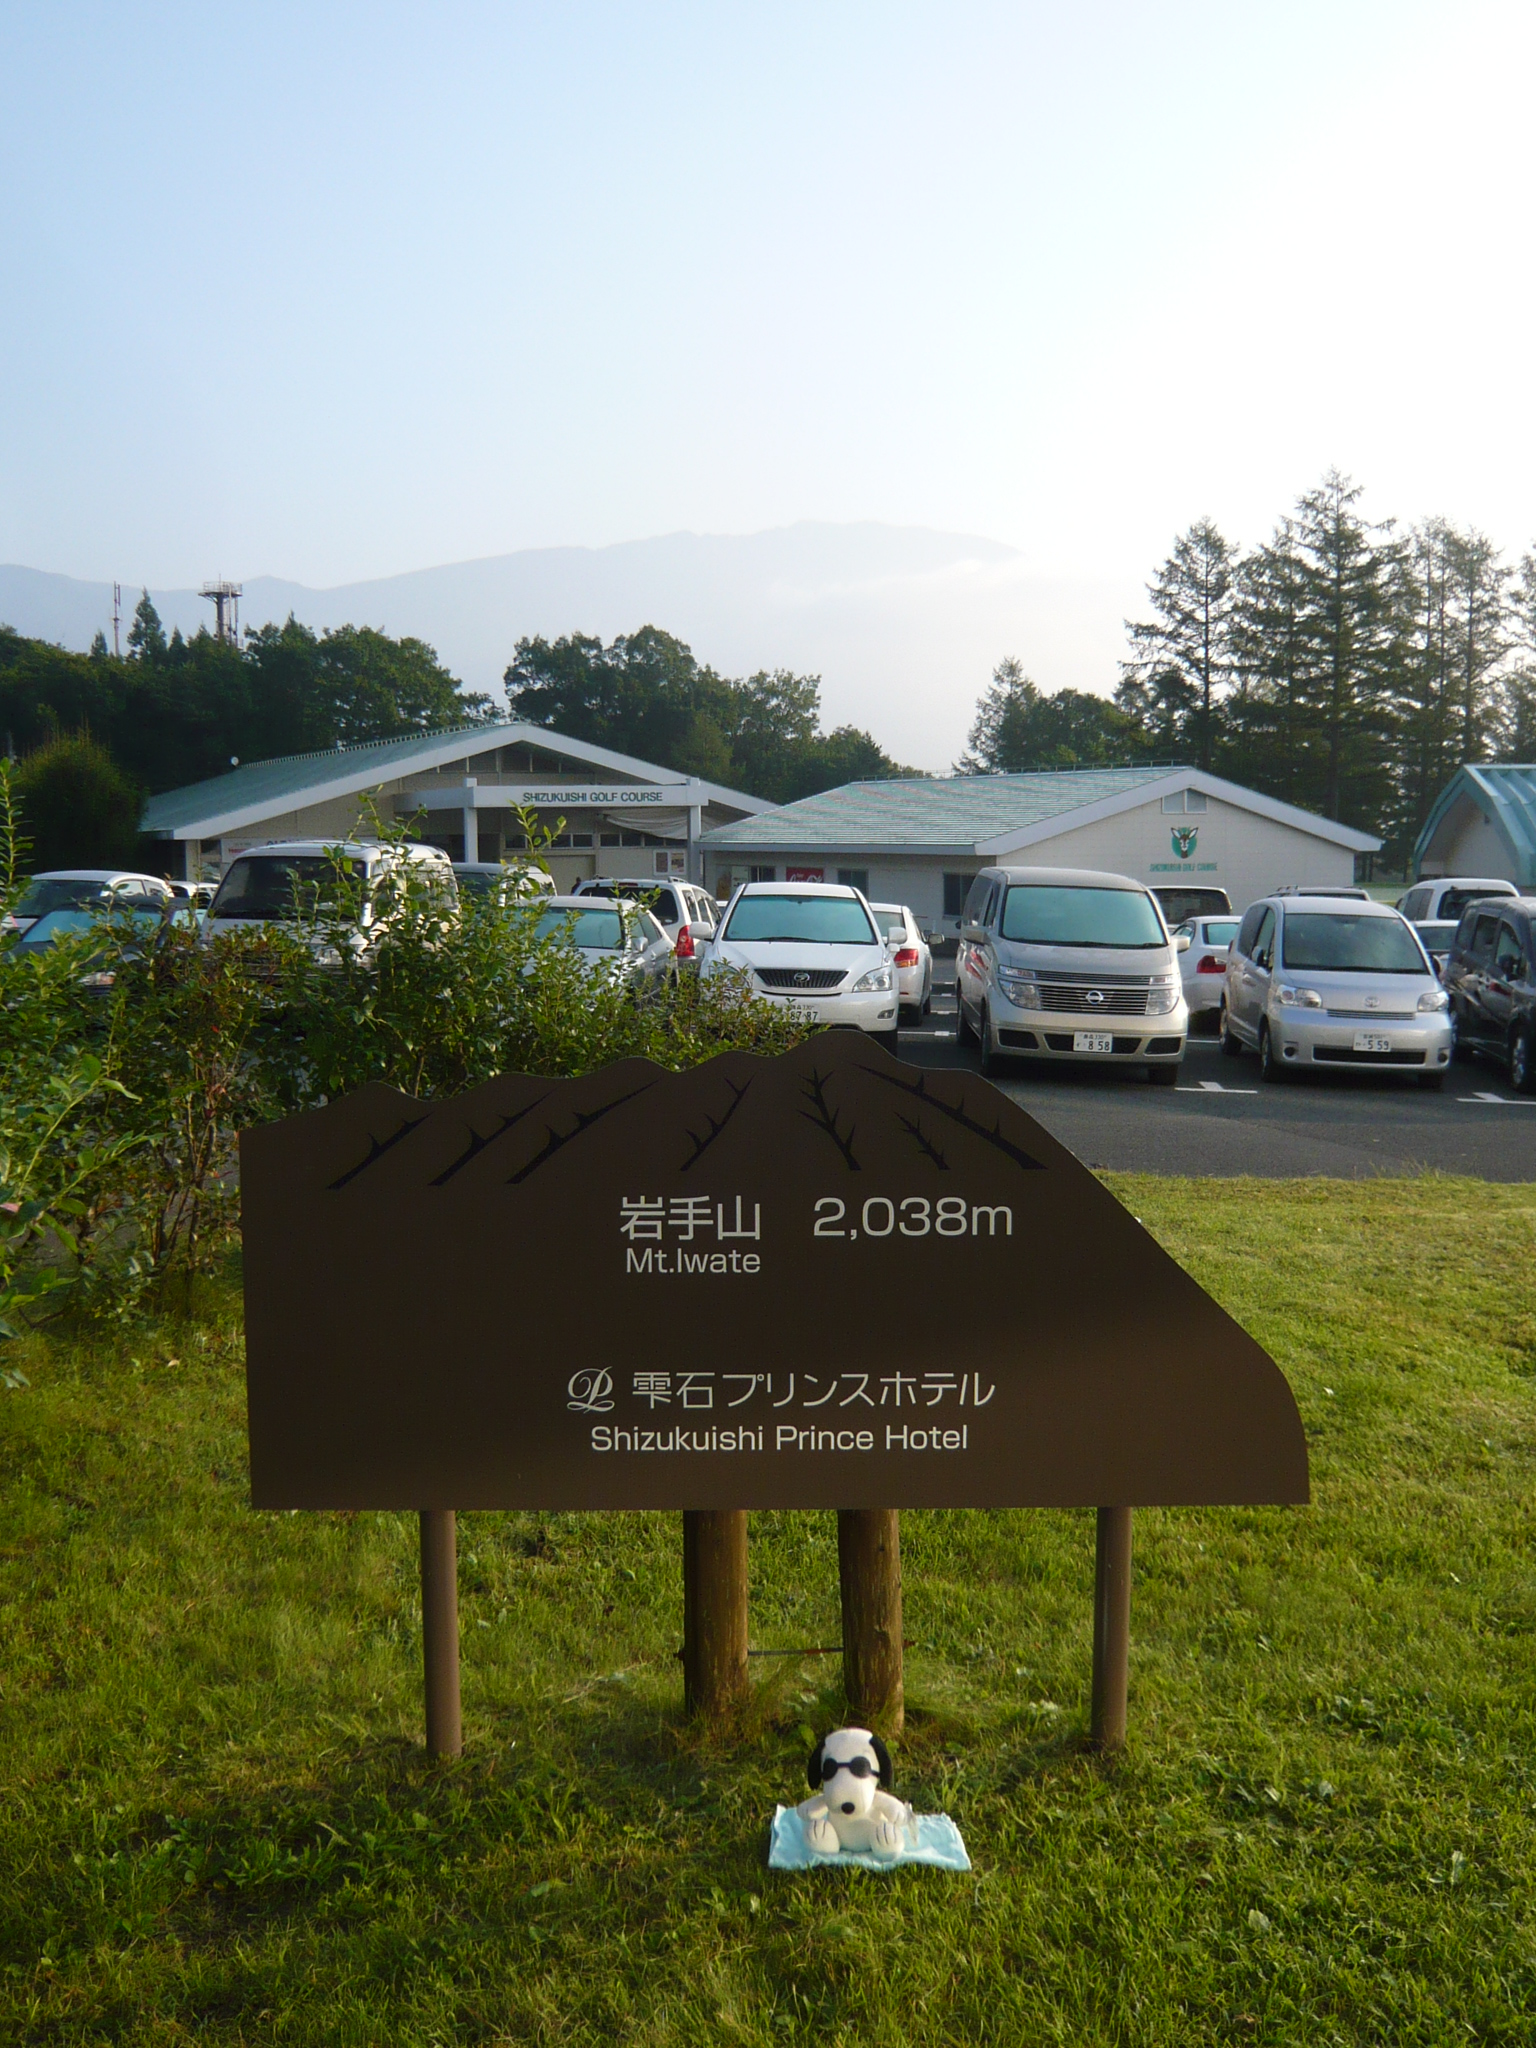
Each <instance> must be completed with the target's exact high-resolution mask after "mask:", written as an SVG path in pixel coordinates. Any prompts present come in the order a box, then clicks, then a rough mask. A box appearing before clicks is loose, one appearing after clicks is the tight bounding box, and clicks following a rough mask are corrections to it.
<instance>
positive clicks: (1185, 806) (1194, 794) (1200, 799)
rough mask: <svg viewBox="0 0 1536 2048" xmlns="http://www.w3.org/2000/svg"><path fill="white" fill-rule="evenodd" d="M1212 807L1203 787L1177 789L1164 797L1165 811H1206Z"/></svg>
mask: <svg viewBox="0 0 1536 2048" xmlns="http://www.w3.org/2000/svg"><path fill="white" fill-rule="evenodd" d="M1209 808H1210V806H1209V804H1208V803H1207V801H1206V795H1205V791H1204V790H1203V789H1176V790H1175V791H1174V792H1173V795H1172V796H1165V797H1164V798H1163V809H1164V810H1165V811H1204V810H1208V809H1209Z"/></svg>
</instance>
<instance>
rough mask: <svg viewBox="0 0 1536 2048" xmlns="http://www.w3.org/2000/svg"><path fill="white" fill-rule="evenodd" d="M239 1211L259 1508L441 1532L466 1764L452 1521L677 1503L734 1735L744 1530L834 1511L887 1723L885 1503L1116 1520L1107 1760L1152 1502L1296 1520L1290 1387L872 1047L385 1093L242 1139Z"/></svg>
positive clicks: (891, 1595)
mask: <svg viewBox="0 0 1536 2048" xmlns="http://www.w3.org/2000/svg"><path fill="white" fill-rule="evenodd" d="M241 1189H242V1201H243V1205H244V1215H245V1284H246V1356H247V1376H248V1391H249V1403H250V1441H251V1493H252V1499H253V1501H254V1503H255V1505H256V1506H258V1507H272V1508H301V1507H309V1508H347V1507H351V1508H411V1509H415V1510H418V1511H420V1513H421V1516H422V1523H421V1527H422V1611H423V1635H424V1650H423V1654H424V1657H425V1659H426V1674H427V1708H428V1727H429V1744H430V1746H431V1747H432V1748H433V1749H434V1750H437V1751H440V1752H443V1753H448V1754H451V1753H452V1752H453V1751H455V1750H456V1749H457V1747H458V1745H459V1741H460V1733H459V1708H458V1689H457V1656H456V1638H457V1618H456V1601H455V1598H454V1587H453V1571H452V1557H453V1511H454V1510H456V1509H466V1508H552V1509H587V1508H602V1509H623V1508H673V1509H681V1510H682V1511H683V1516H684V1537H683V1587H684V1598H683V1606H684V1653H683V1679H684V1692H685V1696H686V1698H687V1701H688V1704H689V1707H690V1708H691V1709H692V1710H694V1711H697V1712H700V1713H704V1714H711V1715H714V1714H721V1713H724V1712H726V1711H727V1710H728V1709H729V1708H730V1707H731V1706H732V1705H733V1704H734V1703H735V1702H736V1701H737V1700H738V1699H739V1698H740V1697H741V1695H742V1693H743V1691H744V1689H745V1687H746V1683H747V1676H746V1674H747V1654H748V1642H747V1622H748V1616H747V1510H749V1509H751V1508H822V1509H836V1510H837V1511H838V1575H839V1582H840V1587H841V1593H842V1606H843V1668H844V1679H845V1684H846V1689H847V1692H848V1698H849V1703H850V1710H851V1711H852V1712H853V1713H855V1714H856V1715H857V1716H858V1717H859V1718H861V1719H862V1720H864V1721H866V1722H868V1723H872V1724H874V1725H876V1726H879V1727H883V1728H885V1729H888V1730H890V1731H892V1732H894V1731H895V1730H896V1729H898V1728H899V1727H900V1724H901V1717H902V1711H903V1673H902V1588H901V1549H900V1530H899V1526H898V1517H897V1510H898V1509H900V1508H903V1507H984V1508H1012V1507H1094V1508H1097V1509H1098V1510H1099V1521H1098V1542H1097V1554H1096V1561H1095V1595H1094V1682H1093V1731H1094V1739H1095V1741H1096V1742H1098V1743H1099V1744H1100V1745H1101V1746H1102V1747H1105V1748H1113V1747H1115V1746H1117V1745H1118V1744H1119V1743H1121V1742H1123V1741H1124V1739H1125V1727H1126V1694H1127V1657H1128V1643H1129V1616H1130V1574H1131V1562H1130V1560H1131V1509H1132V1507H1133V1506H1178V1505H1191V1506H1196V1505H1205V1504H1211V1505H1219V1504H1223V1503H1232V1504H1235V1505H1246V1504H1249V1503H1256V1502H1288V1501H1305V1500H1306V1499H1307V1497H1308V1481H1307V1455H1306V1444H1305V1440H1304V1438H1303V1435H1302V1429H1301V1421H1300V1417H1299V1416H1298V1414H1297V1411H1296V1404H1295V1401H1294V1400H1293V1398H1292V1396H1291V1391H1290V1389H1289V1387H1288V1386H1287V1385H1286V1383H1285V1380H1284V1378H1283V1376H1282V1375H1281V1373H1280V1371H1279V1369H1278V1367H1277V1366H1276V1365H1275V1364H1274V1362H1273V1360H1271V1359H1270V1358H1269V1357H1268V1356H1267V1355H1266V1354H1265V1353H1264V1352H1263V1351H1262V1350H1261V1349H1260V1348H1259V1346H1258V1345H1257V1344H1255V1343H1254V1341H1253V1340H1252V1338H1250V1337H1249V1336H1248V1335H1247V1334H1246V1333H1245V1332H1244V1331H1243V1330H1242V1329H1241V1328H1240V1327H1239V1326H1238V1325H1237V1324H1236V1323H1235V1322H1233V1320H1232V1319H1231V1317H1230V1316H1228V1315H1227V1314H1226V1313H1225V1312H1224V1311H1223V1310H1222V1309H1220V1308H1218V1307H1217V1305H1216V1303H1215V1302H1213V1301H1212V1300H1211V1299H1210V1297H1209V1296H1208V1295H1207V1294H1205V1293H1204V1292H1203V1291H1202V1290H1201V1288H1200V1287H1199V1286H1197V1285H1196V1283H1195V1282H1194V1281H1193V1280H1192V1279H1190V1277H1189V1276H1188V1274H1186V1273H1185V1272H1183V1271H1182V1270H1181V1268H1180V1267H1179V1266H1178V1265H1176V1264H1175V1262H1174V1261H1173V1260H1172V1259H1171V1258H1169V1257H1168V1255H1167V1254H1166V1253H1165V1252H1164V1251H1163V1250H1162V1249H1161V1248H1160V1247H1159V1246H1158V1245H1157V1244H1156V1242H1155V1241H1154V1240H1153V1239H1152V1238H1151V1237H1150V1236H1149V1235H1148V1234H1147V1232H1146V1231H1144V1230H1143V1229H1142V1228H1141V1226H1140V1225H1139V1224H1138V1223H1137V1222H1136V1220H1135V1219H1134V1217H1132V1216H1130V1215H1128V1214H1127V1213H1126V1211H1125V1210H1124V1209H1123V1208H1122V1207H1121V1205H1120V1204H1119V1203H1118V1202H1117V1201H1116V1200H1115V1198H1114V1197H1113V1195H1111V1194H1110V1193H1109V1191H1108V1190H1107V1189H1106V1188H1105V1187H1104V1186H1103V1185H1102V1184H1101V1183H1100V1182H1099V1181H1098V1180H1096V1179H1095V1177H1094V1176H1093V1175H1092V1174H1091V1173H1090V1172H1089V1171H1088V1170H1087V1168H1086V1167H1084V1166H1083V1165H1082V1164H1081V1163H1080V1162H1079V1161H1078V1160H1076V1159H1075V1158H1073V1156H1072V1154H1071V1153H1069V1152H1068V1151H1066V1150H1065V1149H1064V1147H1062V1146H1061V1145H1059V1144H1057V1143H1056V1141H1055V1140H1054V1139H1053V1138H1052V1137H1050V1135H1049V1134H1048V1133H1047V1132H1046V1131H1044V1130H1042V1129H1041V1127H1040V1126H1039V1125H1038V1124H1036V1123H1035V1122H1034V1121H1033V1120H1032V1119H1031V1118H1030V1117H1028V1116H1027V1115H1026V1114H1025V1113H1024V1111H1023V1110H1022V1109H1020V1108H1019V1107H1018V1106H1017V1104H1015V1103H1013V1102H1011V1101H1009V1100H1008V1099H1007V1098H1006V1097H1005V1096H1003V1095H1001V1094H1000V1093H999V1092H998V1091H997V1090H996V1089H995V1088H993V1087H992V1086H991V1085H990V1083H988V1082H986V1081H984V1080H982V1079H981V1078H979V1077H978V1076H976V1075H972V1074H966V1073H957V1072H944V1073H937V1072H925V1071H920V1070H918V1069H916V1068H913V1067H908V1066H903V1065H902V1064H901V1063H900V1062H898V1061H896V1060H894V1059H892V1058H891V1057H890V1056H889V1055H888V1054H887V1053H885V1052H884V1051H882V1050H880V1049H879V1048H877V1047H875V1046H873V1045H871V1044H870V1043H869V1042H868V1041H867V1040H865V1039H863V1038H861V1037H859V1036H858V1035H857V1034H855V1033H851V1032H833V1033H829V1034H827V1035H825V1036H823V1037H819V1038H816V1039H813V1040H811V1041H809V1042H808V1043H807V1044H805V1045H802V1046H800V1047H798V1048H797V1049H796V1050H795V1051H793V1052H790V1053H786V1054H784V1055H783V1056H782V1057H780V1058H778V1059H772V1060H764V1059H758V1058H755V1057H753V1056H751V1055H750V1054H746V1053H727V1054H725V1055H723V1056H722V1057H721V1058H719V1059H716V1060H712V1061H710V1062H709V1063H708V1064H707V1065H705V1066H702V1067H696V1068H693V1069H692V1070H690V1071H689V1072H687V1073H682V1074H673V1073H666V1072H663V1071H662V1070H661V1069H660V1068H658V1067H654V1066H651V1065H649V1064H647V1063H646V1062H643V1061H639V1060H632V1061H626V1062H624V1063H623V1064H621V1065H618V1066H614V1067H608V1068H605V1069H603V1070H602V1071H601V1072H599V1073H594V1074H587V1075H583V1076H582V1077H581V1078H580V1079H578V1080H573V1081H551V1080H542V1079H538V1078H536V1077H533V1076H528V1075H517V1074H512V1075H505V1076H503V1077H502V1078H501V1079H499V1080H496V1081H491V1082H488V1083H486V1085H485V1086H484V1087H481V1088H477V1089H475V1090H474V1091H473V1092H472V1093H470V1094H467V1095H464V1096H461V1097H459V1098H458V1099H456V1100H454V1101H451V1102H441V1103H422V1102H415V1101H412V1100H411V1099H410V1098H408V1097H406V1096H403V1095H400V1094H397V1093H396V1092H394V1091H393V1090H391V1089H388V1088H382V1087H374V1088H365V1089H363V1090H361V1091H360V1092H359V1093H358V1094H356V1095H353V1096H349V1097H347V1098H346V1099H345V1100H343V1101H340V1102H336V1103H333V1104H331V1105H330V1106H329V1107H328V1108H326V1109H322V1110H316V1111H314V1112H312V1113H311V1114H309V1115H306V1116H301V1117H294V1118H290V1119H289V1120H288V1121H286V1122H284V1123H279V1124H271V1125H267V1126H265V1127H263V1128H260V1129H257V1130H253V1131H249V1132H247V1133H246V1134H245V1136H244V1138H243V1140H242V1143H241ZM898 1298H899V1299H900V1301H901V1305H902V1306H901V1318H900V1327H899V1329H898V1328H897V1327H896V1325H895V1323H894V1320H893V1316H892V1314H891V1312H890V1311H889V1310H888V1309H887V1308H886V1306H885V1304H887V1303H890V1302H893V1301H895V1300H897V1299H898Z"/></svg>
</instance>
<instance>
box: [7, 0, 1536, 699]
mask: <svg viewBox="0 0 1536 2048" xmlns="http://www.w3.org/2000/svg"><path fill="white" fill-rule="evenodd" d="M1533 60H1536V9H1532V8H1531V7H1530V5H1529V4H1526V5H1508V6H1503V5H1478V4H1475V0H1457V4H1455V5H1428V4H1424V0H1324V4H1313V0H1276V4H1258V5H1255V4H1245V0H1219V4H1210V5H1207V4H1197V0H1101V4H1093V0H1072V4H1062V0H1051V4H1046V5H1036V4H1018V0H1016V4H1012V5H999V6H991V5H985V4H976V5H966V4H955V0H949V4H946V5H934V6H924V7H918V6H901V5H892V4H880V5H867V6H862V5H839V4H836V0H817V4H815V5H806V6H798V5H793V4H783V0H775V4H773V5H771V6H763V5H729V4H725V5H722V4H720V0H715V4H712V5H707V6H699V7H687V6H668V5H665V4H651V5H646V6H640V5H633V6H604V5H581V4H574V5H553V4H550V5H545V6H540V7H533V6H523V5H517V4H513V0H499V4H494V5H483V6H480V5H465V4H454V0H435V4H434V5H432V6H430V7H428V6H424V5H416V6H409V7H402V6H394V5H390V4H387V0H370V4H368V5H357V6H351V5H342V4H328V0H304V4H301V5H285V4H270V5H253V4H247V5H244V6H240V7H231V6H228V5H218V4H214V0H199V4H196V5H161V6H149V5H135V4H132V0H112V4H107V5H101V6H86V5H81V4H76V0H51V4H47V5H44V4H42V0H8V4H6V5H5V6H3V7H0V79H3V82H4V83H3V94H4V116H3V120H0V289H3V294H4V312H3V318H0V559H4V560H9V561H13V562H23V563H28V564H31V565H33V566H35V567H38V568H45V569H55V570H61V571H65V572H68V573H70V574H73V575H79V576H90V577H107V576H112V575H119V576H121V577H122V578H123V579H124V581H125V582H130V581H131V582H134V583H137V582H141V581H142V582H150V583H161V584H170V583H187V582H191V581H194V580H196V579H197V578H199V577H202V576H205V575H208V574H211V573H215V572H223V573H226V574H237V575H246V576H254V575H256V574H259V573H264V572H265V573H272V574H278V575H285V576H291V577H295V578H297V579H299V580H301V581H304V582H306V583H311V584H317V583H333V582H341V581H346V580H351V579H354V578H358V577H364V576H374V575H383V574H388V573H391V572H394V571H397V570H402V569H409V568H415V567H420V566H424V565H427V564H430V563H434V562H443V561H452V560H456V559H460V558H463V557H467V556H479V555H488V554H494V553H499V552H502V551H505V550H510V549H514V548H520V547H529V546H538V545H543V544H549V543H567V542H575V543H587V544H600V543H604V542H608V541H613V540H620V539H628V538H634V537H639V536H642V535H647V534H656V533H663V532H667V531H670V530H673V529H676V528H692V529H695V530H698V531H705V532H735V533H740V532H750V531H754V530H756V529H760V528H763V527H769V526H775V525H779V524H782V523H785V522H789V521H792V520H797V519H830V520H856V519H879V520H887V521H892V522H896V523H910V524H921V525H927V526H934V527H941V528H946V529H952V530H958V531H963V532H971V533H979V534H985V535H988V536H991V537H993V538H996V539H998V540H1003V541H1007V542H1011V543H1013V544H1014V545H1016V546H1018V547H1020V548H1021V549H1023V550H1024V552H1025V555H1026V557H1027V559H1028V562H1029V564H1030V565H1031V567H1032V568H1035V569H1038V570H1039V571H1040V572H1041V573H1042V574H1052V575H1062V574H1065V575H1079V574H1080V575H1085V576H1087V575H1103V576H1109V577H1125V576H1131V577H1133V578H1135V579H1136V580H1138V581H1140V580H1142V579H1144V578H1145V576H1146V575H1147V574H1148V573H1150V571H1151V569H1152V568H1153V567H1154V565H1155V563H1156V561H1157V560H1158V559H1160V557H1161V555H1162V554H1163V553H1164V552H1165V551H1166V548H1167V545H1168V543H1169V541H1170V540H1171V538H1172V536H1173V534H1174V533H1175V532H1176V531H1177V530H1178V529H1179V528H1181V527H1182V526H1184V525H1186V524H1187V523H1188V522H1189V521H1190V520H1191V519H1193V518H1195V517H1197V516H1198V515H1200V514H1202V513H1207V512H1209V513H1210V514H1212V515H1213V516H1214V517H1215V518H1216V519H1217V520H1218V521H1219V522H1220V523H1221V524H1222V525H1223V526H1224V527H1226V528H1227V529H1228V530H1229V531H1230V532H1232V533H1233V534H1234V535H1235V536H1236V537H1237V538H1238V539H1240V540H1242V541H1251V540H1253V539H1255V538H1257V537H1258V536H1259V534H1260V533H1261V532H1263V531H1265V530H1267V528H1268V527H1269V525H1270V523H1271V522H1272V520H1273V518H1274V517H1275V516H1276V515H1277V514H1278V513H1279V512H1280V511H1282V510H1283V509H1285V507H1286V506H1287V505H1288V504H1289V503H1290V502H1291V500H1292V499H1294V497H1295V496H1296V495H1297V494H1298V493H1299V492H1300V491H1302V490H1304V489H1305V488H1307V487H1308V486H1309V485H1311V484H1312V483H1313V482H1314V481H1315V480H1316V479H1317V477H1318V476H1319V475H1320V474H1321V472H1322V471H1323V470H1324V468H1326V467H1327V465H1329V464H1330V463H1335V464H1337V465H1338V466H1339V467H1341V468H1343V469H1346V470H1349V471H1352V472H1353V473H1354V474H1355V475H1356V476H1357V477H1359V478H1360V479H1361V480H1362V481H1363V482H1364V483H1365V484H1366V485H1367V486H1368V489H1369V498H1368V508H1369V509H1371V510H1373V511H1374V512H1375V513H1377V514H1378V515H1380V514H1383V513H1387V512H1392V513H1397V514H1400V515H1402V516H1404V517H1407V518H1410V519H1411V518H1414V517H1417V516H1419V515H1422V514H1424V513H1428V512H1432V511H1437V512H1444V513H1446V514H1448V515H1450V516H1451V517H1453V518H1456V519H1459V520H1466V521H1471V522H1474V523H1476V524H1478V525H1480V526H1481V527H1483V528H1484V529H1485V530H1487V531H1489V532H1491V533H1492V534H1493V535H1494V536H1495V538H1497V539H1498V540H1499V541H1500V542H1501V543H1502V544H1503V545H1504V546H1505V547H1507V548H1509V549H1511V550H1512V551H1514V552H1517V553H1518V552H1520V551H1522V550H1523V549H1525V548H1526V547H1528V546H1530V545H1531V543H1532V541H1533V540H1536V460H1533V456H1536V449H1533V446H1532V441H1533V426H1532V408H1531V405H1530V403H1529V387H1530V353H1531V342H1530V334H1531V331H1532V326H1533V320H1532V314H1533V307H1532V291H1533V288H1532V262H1531V244H1532V235H1531V215H1532V196H1533V179H1532V156H1533V150H1536V123H1533V121H1532V118H1531V105H1532V99H1533V91H1532V88H1533V84H1536V64H1533ZM1000 651H1001V650H1000ZM1042 681H1046V682H1049V681H1050V678H1048V677H1042Z"/></svg>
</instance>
